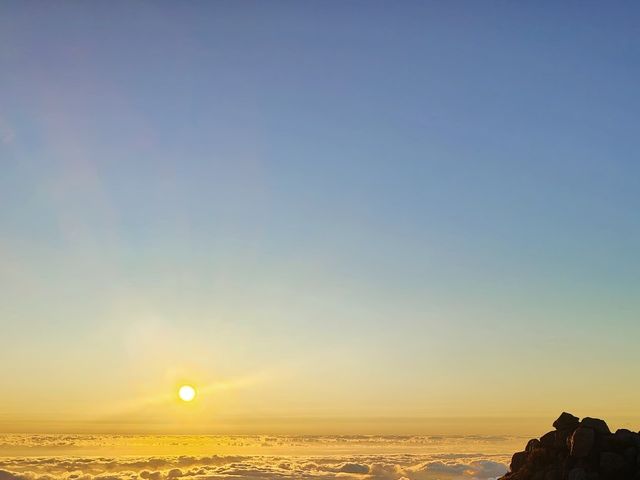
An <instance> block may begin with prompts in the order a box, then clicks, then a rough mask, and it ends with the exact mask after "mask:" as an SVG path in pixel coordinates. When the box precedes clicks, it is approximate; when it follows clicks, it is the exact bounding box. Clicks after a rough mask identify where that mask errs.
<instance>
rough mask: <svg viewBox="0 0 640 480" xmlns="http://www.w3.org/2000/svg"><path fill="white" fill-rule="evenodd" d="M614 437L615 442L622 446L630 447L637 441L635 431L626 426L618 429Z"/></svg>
mask: <svg viewBox="0 0 640 480" xmlns="http://www.w3.org/2000/svg"><path fill="white" fill-rule="evenodd" d="M613 437H614V440H615V443H616V444H617V445H618V446H620V447H621V448H624V447H630V446H632V445H634V443H635V441H634V440H635V438H634V434H633V432H632V431H631V430H627V429H626V428H620V429H618V430H616V433H614V434H613Z"/></svg>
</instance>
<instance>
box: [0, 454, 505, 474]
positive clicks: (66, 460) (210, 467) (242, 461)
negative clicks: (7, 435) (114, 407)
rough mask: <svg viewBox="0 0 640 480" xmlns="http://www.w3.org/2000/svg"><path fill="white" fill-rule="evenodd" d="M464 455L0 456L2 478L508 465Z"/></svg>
mask: <svg viewBox="0 0 640 480" xmlns="http://www.w3.org/2000/svg"><path fill="white" fill-rule="evenodd" d="M436 457H437V456H436ZM463 457H464V458H459V459H457V458H447V459H437V458H435V457H434V456H431V457H421V456H416V455H355V456H342V457H340V456H330V457H297V456H246V457H243V456H220V455H213V456H208V457H196V456H185V455H183V456H177V457H134V458H128V457H120V458H108V457H97V458H94V457H44V458H41V457H37V458H25V457H12V458H5V459H3V460H1V461H0V480H116V479H127V480H137V479H144V480H171V479H178V478H184V479H194V480H195V479H198V480H205V479H206V480H214V479H221V480H222V479H242V480H256V479H261V480H264V479H309V480H329V479H343V480H349V479H351V480H357V479H360V480H368V479H371V480H373V479H380V480H403V479H404V480H436V479H466V480H474V479H475V480H489V479H494V478H496V477H498V476H500V475H501V474H503V473H504V472H505V471H506V467H505V465H504V463H503V461H504V459H502V458H500V459H495V458H494V459H491V458H483V457H476V458H468V456H463Z"/></svg>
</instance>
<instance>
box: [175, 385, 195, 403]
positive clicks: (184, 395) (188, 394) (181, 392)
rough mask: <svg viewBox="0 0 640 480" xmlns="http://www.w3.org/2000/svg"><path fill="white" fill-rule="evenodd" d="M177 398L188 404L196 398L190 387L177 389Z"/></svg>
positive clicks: (183, 386)
mask: <svg viewBox="0 0 640 480" xmlns="http://www.w3.org/2000/svg"><path fill="white" fill-rule="evenodd" d="M178 396H179V397H180V400H182V401H184V402H190V401H191V400H193V399H194V398H195V397H196V389H195V388H193V387H192V386H191V385H182V386H181V387H180V388H179V389H178Z"/></svg>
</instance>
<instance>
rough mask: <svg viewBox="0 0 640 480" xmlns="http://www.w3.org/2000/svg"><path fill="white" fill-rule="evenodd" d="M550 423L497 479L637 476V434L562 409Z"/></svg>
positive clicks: (622, 479) (621, 479)
mask: <svg viewBox="0 0 640 480" xmlns="http://www.w3.org/2000/svg"><path fill="white" fill-rule="evenodd" d="M553 426H554V427H555V428H556V430H554V431H552V432H548V433H545V434H544V435H542V437H540V439H539V440H538V439H533V440H529V441H528V442H527V445H526V447H525V450H524V451H522V452H517V453H516V454H514V455H513V458H512V459H511V471H510V472H508V473H507V474H505V475H504V476H503V477H502V479H501V480H640V434H638V433H635V432H632V431H631V430H627V429H619V430H617V431H616V432H615V433H611V431H610V430H609V427H608V426H607V424H606V423H605V421H604V420H600V419H597V418H591V417H586V418H584V419H582V421H580V422H578V419H577V417H574V416H573V415H571V414H569V413H566V412H563V414H562V415H560V417H559V418H558V419H557V420H556V421H555V422H554V423H553Z"/></svg>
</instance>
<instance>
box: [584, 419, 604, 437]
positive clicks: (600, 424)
mask: <svg viewBox="0 0 640 480" xmlns="http://www.w3.org/2000/svg"><path fill="white" fill-rule="evenodd" d="M580 426H581V427H589V428H593V430H594V431H595V432H596V433H598V434H600V435H609V434H610V433H611V430H609V427H608V426H607V422H605V421H604V420H600V419H599V418H591V417H584V418H583V419H582V421H581V422H580Z"/></svg>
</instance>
